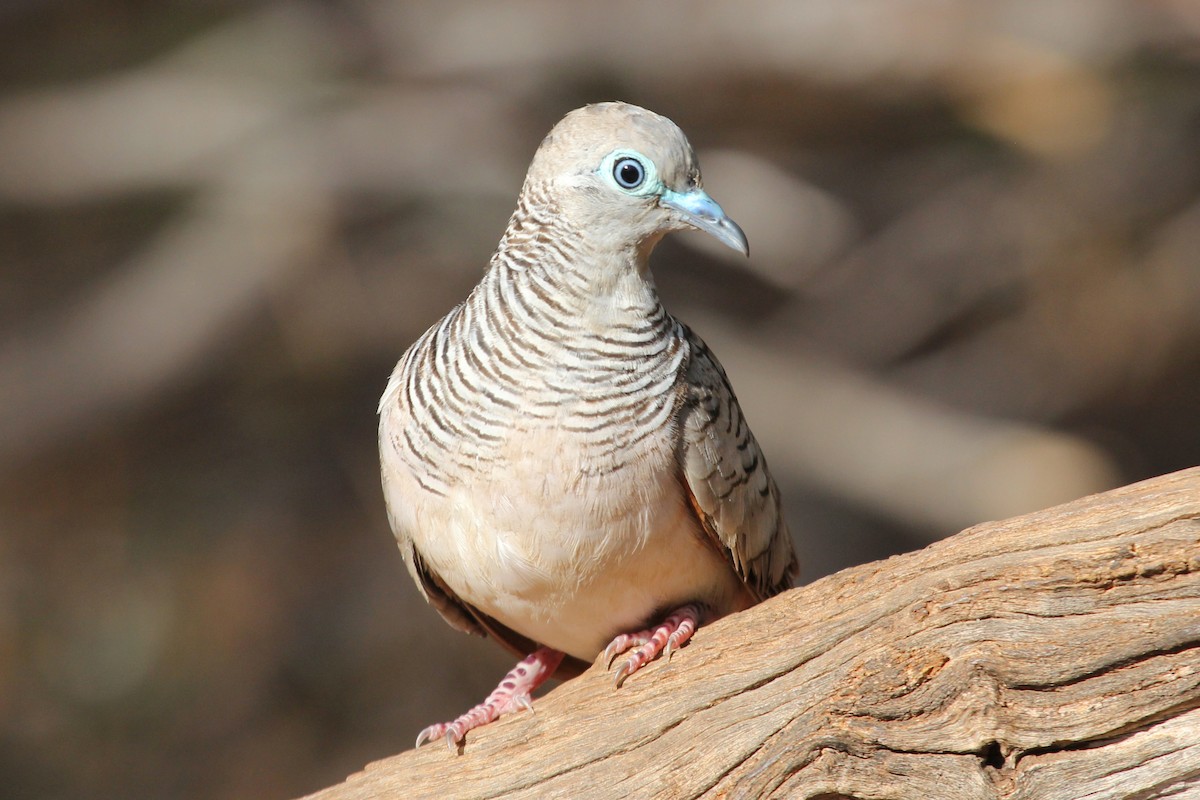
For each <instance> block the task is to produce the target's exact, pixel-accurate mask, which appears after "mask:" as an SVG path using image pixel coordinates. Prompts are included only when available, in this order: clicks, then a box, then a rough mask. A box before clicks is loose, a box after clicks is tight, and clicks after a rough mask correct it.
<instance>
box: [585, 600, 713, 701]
mask: <svg viewBox="0 0 1200 800" xmlns="http://www.w3.org/2000/svg"><path fill="white" fill-rule="evenodd" d="M702 615H703V611H702V610H701V608H700V606H698V605H696V604H695V603H689V604H688V605H686V606H683V607H682V608H680V609H678V610H676V611H675V612H673V613H672V614H670V615H669V616H668V617H667V618H666V619H664V620H663V621H662V623H661V624H660V625H658V626H657V627H654V628H648V629H646V630H644V631H637V632H635V633H622V634H621V635H619V636H617V637H616V638H615V639H613V640H612V642H610V643H609V645H608V647H606V648H604V660H605V662H607V666H608V668H609V669H612V665H613V661H614V660H615V659H616V657H617V656H619V655H621V654H622V653H626V652H628V651H629V650H631V649H633V653H631V654H630V655H629V658H628V659H627V660H626V661H625V663H624V664H622V665H621V668H620V669H619V670H617V674H616V677H615V678H614V680H613V683H614V684H615V685H616V687H617V688H618V689H619V688H621V684H623V683H625V679H626V678H628V677H629V676H630V675H632V674H633V673H635V672H637V671H638V670H639V669H641V668H642V667H644V666H645V665H646V664H648V663H650V662H651V661H653V660H654V658H655V656H658V655H659V654H660V653H661V654H663V655H664V656H666V658H667V659H668V660H669V659H670V658H671V655H672V654H673V653H674V652H675V651H676V650H678V649H679V648H680V647H682V646H683V645H684V644H686V643H687V641H688V639H690V638H692V634H693V633H695V631H696V626H697V625H698V624H700V618H701V616H702ZM635 648H636V649H635Z"/></svg>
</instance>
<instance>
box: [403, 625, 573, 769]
mask: <svg viewBox="0 0 1200 800" xmlns="http://www.w3.org/2000/svg"><path fill="white" fill-rule="evenodd" d="M562 660H563V654H562V653H560V652H559V651H558V650H551V649H550V648H549V647H542V648H539V649H537V650H535V651H534V652H532V653H530V654H529V655H527V656H525V659H524V660H523V661H522V662H521V663H520V664H517V665H516V666H515V667H513V668H512V669H511V670H509V672H508V674H507V675H505V676H504V678H503V680H501V681H500V685H499V686H497V687H496V688H495V689H494V690H493V691H492V693H491V694H489V695H488V696H487V699H486V700H484V701H483V702H482V703H480V704H479V705H477V706H475V707H474V708H472V709H471V710H470V711H468V712H467V713H465V714H463V715H462V716H461V717H459V718H458V719H456V720H454V721H453V722H439V723H437V724H436V725H430V726H429V727H428V728H426V729H425V730H423V731H421V732H420V733H419V734H417V745H416V746H417V747H420V746H421V745H423V744H425V742H431V741H433V740H434V739H439V738H444V739H445V740H446V744H447V745H448V746H449V747H450V749H451V750H454V749H455V745H457V744H458V743H459V742H461V741H462V739H463V737H464V736H466V735H467V731H471V730H474V729H476V728H478V727H480V726H482V725H487V724H488V723H489V722H491V721H492V720H494V719H495V718H496V717H498V716H500V715H501V714H507V713H508V712H510V711H516V710H518V709H522V708H527V709H529V710H530V711H532V710H533V701H532V699H531V698H530V694H531V693H532V692H533V690H534V689H536V688H537V687H539V686H541V685H542V684H543V683H545V682H546V679H547V678H549V677H550V676H551V675H553V674H554V670H556V669H558V665H559V663H560V662H561V661H562Z"/></svg>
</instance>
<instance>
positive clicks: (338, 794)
mask: <svg viewBox="0 0 1200 800" xmlns="http://www.w3.org/2000/svg"><path fill="white" fill-rule="evenodd" d="M535 708H536V713H533V714H529V713H520V714H515V715H511V716H509V717H506V718H504V719H501V720H500V721H498V722H496V723H493V724H491V725H488V726H486V727H485V728H483V729H481V730H479V731H475V732H473V733H471V734H470V735H469V736H468V737H467V740H466V742H465V745H464V746H463V747H462V748H461V749H460V752H459V754H458V755H455V754H451V753H448V752H446V749H445V748H444V747H425V748H423V749H421V750H419V751H415V752H413V751H410V752H405V753H402V754H400V755H398V756H395V757H392V758H389V759H385V760H383V761H380V762H377V763H375V764H371V765H370V766H368V767H367V769H366V770H365V771H364V772H361V773H358V774H356V775H353V776H351V777H350V778H349V779H348V780H347V781H346V782H345V783H343V784H340V785H338V786H334V787H331V788H329V789H326V790H324V791H322V792H318V793H317V794H314V795H312V796H311V797H312V798H313V800H350V798H355V799H356V800H358V799H361V798H377V797H403V798H405V800H412V798H418V797H538V798H544V797H571V798H577V797H588V796H596V794H597V792H600V793H601V794H603V795H604V796H611V797H637V796H650V797H671V798H676V797H678V798H692V797H726V796H728V797H750V798H758V797H789V798H791V797H796V798H810V797H811V798H816V797H822V798H830V797H853V798H882V797H887V798H912V799H913V800H929V799H931V798H932V799H935V800H936V799H937V798H947V799H950V798H953V799H954V800H962V799H963V798H981V799H982V798H988V799H989V800H990V799H991V798H1038V799H1039V800H1053V799H1054V798H1078V797H1083V796H1087V797H1096V798H1100V797H1114V798H1115V797H1131V796H1136V797H1145V798H1150V797H1164V796H1167V795H1170V796H1173V797H1178V796H1184V795H1187V796H1193V795H1192V793H1196V795H1195V796H1200V468H1198V469H1192V470H1187V471H1184V472H1179V473H1175V474H1173V475H1167V476H1164V477H1161V478H1156V479H1153V480H1150V481H1146V482H1143V483H1139V484H1135V485H1132V486H1127V487H1125V488H1122V489H1117V490H1114V491H1111V492H1107V493H1105V494H1101V495H1096V496H1093V497H1087V498H1084V499H1082V500H1078V501H1076V502H1073V503H1069V504H1066V505H1063V506H1058V507H1056V508H1052V509H1049V510H1046V511H1041V512H1038V513H1035V514H1030V515H1026V516H1023V517H1018V518H1014V519H1010V520H1005V521H1002V522H991V523H985V524H982V525H978V526H976V527H973V528H970V529H968V530H966V531H964V532H962V533H960V534H958V535H957V536H954V537H951V538H949V539H946V540H944V541H942V542H939V543H937V544H934V545H931V546H930V547H927V548H925V549H924V550H921V551H918V552H915V553H910V554H907V555H903V556H898V557H895V558H891V559H888V560H886V561H882V562H878V563H874V564H865V565H863V566H859V567H855V568H852V569H848V570H844V571H842V572H840V573H838V574H836V575H831V576H829V577H827V578H824V579H822V580H819V581H817V582H815V583H813V584H810V585H808V586H805V587H802V588H800V589H796V590H793V591H791V592H788V593H786V594H784V595H781V596H779V597H777V598H774V599H773V600H771V601H768V602H766V603H763V604H762V605H760V606H757V607H755V608H753V609H751V610H750V611H747V612H744V613H741V614H737V615H735V616H733V617H727V618H725V619H723V620H720V621H718V622H716V623H714V624H712V625H710V626H707V627H705V628H702V629H701V630H700V631H699V632H698V633H697V635H696V636H695V637H694V639H693V640H692V642H691V643H690V644H689V645H688V646H687V647H686V648H684V649H683V650H681V651H680V652H678V653H677V654H675V656H674V658H673V659H672V660H671V661H670V662H669V663H667V662H662V661H659V662H655V663H654V664H652V665H650V666H649V667H647V668H646V669H645V670H644V671H643V672H642V673H639V674H638V675H637V676H635V677H634V678H633V679H631V680H630V681H629V682H627V683H626V684H625V686H624V687H623V688H621V689H620V690H615V689H613V687H612V678H611V676H610V675H609V674H608V673H606V672H605V671H604V670H603V669H601V668H598V667H593V668H592V669H590V670H589V671H588V672H587V673H585V674H584V675H583V676H581V677H580V678H577V679H575V680H572V681H569V682H567V683H565V684H563V685H562V686H560V687H558V688H557V689H555V690H554V691H552V692H551V693H549V694H548V695H547V696H546V697H545V698H542V699H539V700H538V701H537V702H536V703H535Z"/></svg>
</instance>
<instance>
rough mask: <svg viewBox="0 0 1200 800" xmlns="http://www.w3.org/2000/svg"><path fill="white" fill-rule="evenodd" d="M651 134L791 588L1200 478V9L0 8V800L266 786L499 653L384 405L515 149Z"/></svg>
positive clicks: (325, 764) (669, 287)
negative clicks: (449, 621) (436, 567)
mask: <svg viewBox="0 0 1200 800" xmlns="http://www.w3.org/2000/svg"><path fill="white" fill-rule="evenodd" d="M609 99H624V100H628V101H630V102H634V103H638V104H641V105H645V106H647V107H649V108H652V109H654V110H656V111H659V112H661V113H663V114H665V115H667V116H669V117H671V118H672V119H674V120H675V121H676V122H677V123H679V124H680V126H681V127H683V129H684V130H685V131H686V132H687V133H688V134H689V136H690V137H691V140H692V142H693V143H694V144H695V145H696V147H697V149H698V151H699V153H700V159H701V163H702V165H703V166H704V168H705V181H706V186H707V188H708V189H709V190H710V191H711V193H712V194H713V196H714V197H716V198H717V200H718V201H719V202H720V203H721V204H722V205H723V206H724V207H725V208H726V210H728V211H729V212H730V214H731V215H732V216H733V217H734V218H735V219H737V220H738V221H739V222H740V223H741V224H742V226H743V227H744V228H745V229H746V231H747V233H748V235H749V238H750V242H751V252H752V258H751V259H749V260H748V261H746V260H742V259H739V258H736V257H733V258H731V255H733V254H732V252H731V251H725V252H722V251H720V250H719V246H718V247H717V249H714V248H712V247H711V246H710V244H709V243H708V242H707V241H706V240H705V237H702V236H700V235H699V234H682V235H677V236H674V237H672V238H671V239H669V240H668V241H667V242H665V243H664V244H663V245H662V246H661V247H660V249H659V251H658V252H657V253H656V256H655V274H656V276H657V279H658V282H659V285H660V289H661V292H662V295H663V296H664V301H665V303H666V305H667V306H668V308H670V309H671V310H672V311H673V312H674V313H675V314H677V315H678V316H680V317H681V318H683V319H685V320H687V321H688V322H689V323H691V324H692V325H693V326H694V327H695V328H696V329H697V330H698V331H700V332H701V333H702V335H703V336H704V337H705V338H706V339H707V340H708V342H709V343H710V344H711V345H712V346H713V348H714V349H715V350H716V352H717V353H718V354H719V355H720V356H721V358H722V360H723V361H724V363H725V366H726V367H727V369H728V371H729V373H730V376H731V378H732V380H733V383H734V385H735V386H736V387H737V389H738V393H739V395H740V397H741V399H742V401H743V405H744V406H745V408H746V410H747V413H748V415H749V418H750V420H751V422H752V424H753V426H754V429H755V431H756V432H757V434H758V438H759V440H760V441H761V442H762V443H763V445H764V448H765V449H766V451H767V453H768V456H769V458H770V461H771V465H772V467H773V471H774V473H775V475H776V477H777V479H778V481H779V483H780V485H781V487H782V489H783V491H784V494H785V497H786V499H787V512H788V515H789V517H790V519H791V523H792V528H793V530H794V531H795V534H796V536H797V539H798V542H799V545H800V548H801V552H802V559H803V561H804V579H805V580H813V579H816V578H819V577H820V576H821V575H824V574H827V573H829V572H832V571H834V570H837V569H839V568H842V567H845V566H848V565H851V564H855V563H859V562H862V561H866V560H871V559H876V558H880V557H883V556H886V555H889V554H891V553H895V552H900V551H904V550H910V549H913V548H917V547H920V546H922V545H923V544H925V543H927V542H929V541H932V540H934V539H936V538H939V537H942V536H945V535H948V534H951V533H953V532H955V531H957V530H959V529H961V528H962V527H965V526H967V525H970V524H973V523H975V522H979V521H982V520H987V519H995V518H1000V517H1005V516H1010V515H1013V514H1017V513H1021V512H1025V511H1030V510H1034V509H1037V508H1041V507H1044V506H1047V505H1051V504H1054V503H1058V502H1062V501H1065V500H1070V499H1073V498H1075V497H1078V496H1081V495H1084V494H1087V493H1090V492H1095V491H1100V490H1103V489H1106V488H1109V487H1112V486H1115V485H1119V484H1121V483H1126V482H1131V481H1134V480H1137V479H1140V478H1143V477H1148V476H1152V475H1157V474H1161V473H1164V472H1169V471H1172V470H1175V469H1179V468H1182V467H1186V466H1191V465H1195V464H1197V463H1200V425H1197V409H1198V406H1200V4H1197V3H1195V2H1191V1H1190V0H1177V1H1176V2H1171V1H1170V0H1159V1H1158V2H1134V1H1133V0H1125V1H1122V0H1075V1H1074V2H1043V1H1042V0H997V1H996V2H986V3H980V2H974V1H973V0H936V1H935V0H926V1H920V0H913V1H911V2H886V3H885V2H859V3H844V2H838V1H837V0H824V2H743V3H737V4H734V3H725V2H695V3H685V2H658V3H653V4H649V3H647V4H642V3H632V2H604V3H599V2H596V3H559V2H552V1H551V0H522V1H519V2H507V3H502V4H500V3H487V2H443V1H442V0H418V1H414V2H384V1H383V0H341V1H340V2H338V1H335V0H329V1H328V2H317V1H316V0H310V1H306V0H278V1H277V2H244V1H243V2H217V1H216V0H213V1H212V2H172V3H153V2H144V1H143V2H135V1H134V0H100V1H99V2H92V3H86V4H85V3H80V2H64V1H59V2H51V1H49V0H46V1H44V2H8V3H5V4H3V6H0V785H2V786H4V787H5V789H4V793H5V795H6V796H7V797H13V798H26V797H30V798H59V797H61V798H68V797H69V798H109V797H146V798H153V797H164V798H165V797H179V798H213V799H214V800H215V799H217V798H221V799H224V798H235V797H237V798H242V797H256V798H287V797H291V796H295V795H299V794H303V793H307V792H310V791H314V790H316V789H319V788H321V787H323V786H325V785H327V784H330V783H333V782H336V781H338V780H340V779H341V778H342V777H343V776H345V775H346V774H348V773H350V772H352V771H355V770H357V769H359V768H360V767H362V766H363V765H364V764H365V763H366V762H368V761H370V760H374V759H378V758H382V757H385V756H388V755H391V754H393V753H396V752H398V751H400V750H402V749H404V748H407V747H409V746H410V745H411V742H412V740H413V737H414V736H415V734H416V732H417V731H418V730H419V729H420V728H421V727H422V726H424V725H425V724H427V723H430V722H434V721H439V720H442V719H446V718H449V717H452V716H453V715H455V714H457V713H459V712H460V711H462V710H465V708H466V707H467V706H468V705H470V704H472V703H474V702H477V701H478V700H479V699H481V698H482V697H483V695H484V694H485V693H486V692H487V691H489V690H490V689H491V688H492V687H493V686H494V685H495V682H496V681H497V680H498V679H499V677H500V675H501V674H502V673H503V672H504V671H505V670H506V669H507V668H508V667H509V666H511V660H510V659H509V657H508V656H507V655H505V654H504V653H503V652H502V651H501V650H500V648H498V647H496V646H495V645H493V644H491V643H489V642H485V641H481V640H476V639H471V638H469V637H466V636H463V635H461V634H459V633H456V632H454V631H453V630H451V629H450V628H449V627H448V626H446V625H445V624H444V623H443V622H442V621H441V620H440V618H439V617H438V616H437V614H436V613H435V612H434V611H432V610H431V609H429V608H427V607H425V605H424V603H423V602H422V601H421V599H420V597H419V596H418V594H417V592H416V590H415V589H414V588H413V587H412V586H411V585H410V582H409V579H408V576H407V574H406V573H405V571H404V568H403V565H402V563H401V559H400V557H399V555H398V553H397V552H396V548H395V545H394V543H393V541H392V538H391V534H390V532H389V530H388V528H387V522H386V519H385V516H384V508H383V500H382V497H381V494H380V490H379V486H378V473H377V462H376V450H375V413H374V411H375V404H376V401H377V398H378V396H379V394H380V393H381V392H382V390H383V387H384V384H385V382H386V379H387V376H388V374H389V372H390V371H391V369H392V366H393V364H394V363H395V362H396V360H397V359H398V358H399V356H400V355H401V353H402V352H403V351H404V349H405V348H406V347H407V346H408V344H409V343H410V342H411V341H412V340H413V339H414V338H415V337H416V336H418V335H419V334H420V333H421V332H422V331H423V330H424V329H425V328H426V327H427V326H428V325H430V324H431V323H432V322H434V321H435V320H436V319H437V318H438V317H440V316H441V315H442V314H443V313H445V312H446V311H447V310H448V309H449V308H450V307H451V306H452V305H453V304H454V303H456V302H457V301H458V300H460V299H462V298H463V297H464V296H465V294H466V293H467V292H468V290H469V289H470V287H471V286H472V285H473V283H474V282H475V281H476V280H477V278H478V276H479V275H480V272H481V270H482V269H483V267H484V265H485V264H486V261H487V258H488V256H489V255H490V253H491V251H492V249H493V247H494V245H495V242H496V241H497V239H498V238H499V235H500V233H501V232H502V230H503V228H504V225H505V222H506V220H507V217H508V214H509V213H510V211H511V209H512V207H513V204H514V199H515V197H516V193H517V191H518V189H519V186H520V183H521V179H522V176H523V174H524V170H525V167H526V165H527V164H528V162H529V159H530V157H531V155H532V154H533V151H534V149H535V148H536V146H537V144H538V143H539V141H540V140H541V137H542V136H543V135H544V134H545V132H546V131H547V130H548V129H549V128H550V126H551V125H553V124H554V122H556V121H557V120H558V119H559V118H560V117H561V116H562V115H563V114H564V113H565V112H567V111H568V110H570V109H572V108H574V107H576V106H579V105H582V104H584V103H587V102H592V101H598V100H609Z"/></svg>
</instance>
